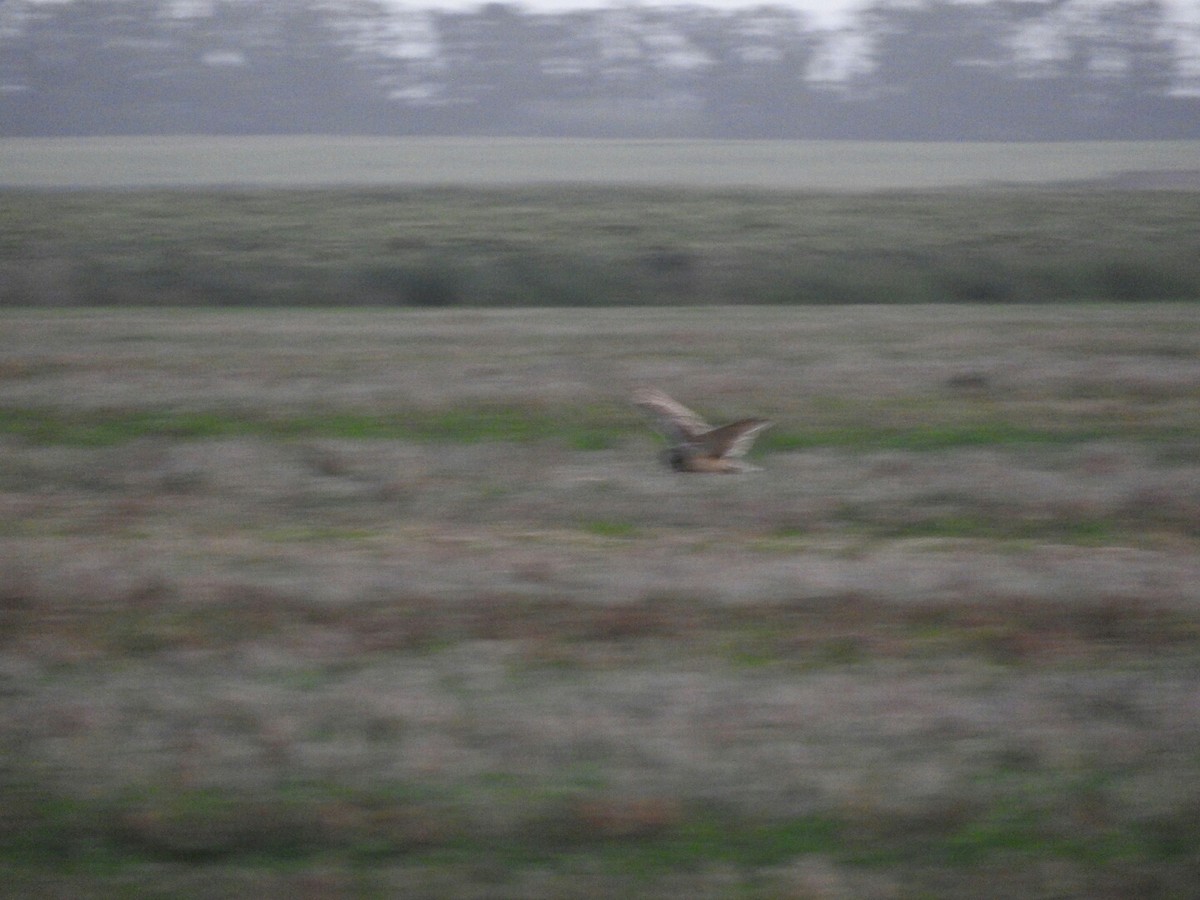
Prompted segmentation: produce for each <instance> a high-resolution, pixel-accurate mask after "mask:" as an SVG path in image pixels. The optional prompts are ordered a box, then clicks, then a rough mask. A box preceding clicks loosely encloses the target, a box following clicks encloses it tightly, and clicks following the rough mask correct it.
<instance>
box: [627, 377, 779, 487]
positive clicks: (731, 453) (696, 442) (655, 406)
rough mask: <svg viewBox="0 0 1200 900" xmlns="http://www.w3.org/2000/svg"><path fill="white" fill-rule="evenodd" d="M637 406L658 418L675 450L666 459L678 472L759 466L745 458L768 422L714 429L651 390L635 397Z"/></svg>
mask: <svg viewBox="0 0 1200 900" xmlns="http://www.w3.org/2000/svg"><path fill="white" fill-rule="evenodd" d="M633 405H634V406H637V407H639V408H641V409H643V410H645V411H646V412H648V413H649V414H650V415H651V416H653V417H654V420H655V423H656V424H657V425H658V428H659V430H660V431H661V432H662V433H663V434H664V435H666V437H667V440H668V441H670V442H671V446H670V447H669V448H668V449H667V452H666V454H665V458H666V461H667V465H669V466H670V467H671V468H672V469H674V470H675V471H676V472H747V471H754V470H755V468H756V467H755V466H751V465H749V464H748V463H744V462H742V459H741V458H742V457H743V456H745V455H746V451H747V450H749V449H750V445H751V444H753V443H754V439H755V438H756V437H758V433H759V432H760V431H762V430H763V429H765V428H768V427H769V426H770V425H771V422H770V420H768V419H739V420H738V421H736V422H730V423H729V424H728V425H722V426H721V427H720V428H713V427H712V426H711V425H709V424H708V423H707V422H705V421H704V420H703V419H701V418H700V417H699V416H698V415H696V414H695V413H694V412H692V411H691V410H690V409H688V408H687V407H686V406H684V405H683V404H682V403H677V402H675V401H674V400H672V399H671V398H670V397H668V396H667V395H666V394H664V393H663V392H662V391H658V390H654V389H652V388H647V389H644V390H640V391H637V392H636V393H635V394H634V395H633Z"/></svg>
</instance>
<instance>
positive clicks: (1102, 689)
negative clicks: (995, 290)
mask: <svg viewBox="0 0 1200 900" xmlns="http://www.w3.org/2000/svg"><path fill="white" fill-rule="evenodd" d="M4 326H5V327H4V328H3V329H2V330H0V374H2V376H3V378H4V398H5V400H4V404H3V406H4V407H5V409H6V410H7V412H6V415H7V418H6V419H5V423H6V426H5V427H6V429H7V433H6V434H5V436H4V437H3V438H2V440H3V445H4V447H3V450H4V452H3V455H2V456H0V510H2V513H3V515H2V516H0V790H2V791H3V796H4V801H5V802H4V803H3V804H0V848H2V849H3V856H2V857H0V869H2V870H3V871H4V873H5V876H6V877H5V879H4V880H5V882H6V884H7V887H6V890H7V892H8V893H9V894H10V895H14V896H39V895H41V896H53V895H62V894H64V893H68V894H69V893H79V892H81V891H83V890H84V888H85V887H86V886H92V885H99V886H100V888H99V890H100V891H103V892H108V893H111V894H120V893H121V892H123V891H124V892H134V893H144V892H146V891H159V892H164V893H170V894H172V895H175V896H186V895H196V896H208V895H221V894H226V895H228V894H230V893H233V894H238V893H246V892H255V893H261V894H264V895H267V896H274V895H279V896H298V895H303V894H304V893H305V892H307V893H308V894H310V895H313V896H350V895H359V894H362V893H367V894H372V893H375V894H379V895H395V894H397V893H403V894H406V895H411V896H439V895H455V896H489V897H495V896H512V897H518V896H521V897H539V896H542V897H558V896H599V895H605V896H612V895H614V894H620V893H625V894H631V893H636V894H639V895H646V896H680V895H687V896H728V895H731V894H733V895H749V896H785V895H788V894H789V892H790V893H791V894H792V895H796V896H856V897H858V896H862V897H905V896H912V895H918V894H922V893H924V894H928V895H934V896H964V895H972V896H1013V897H1016V896H1078V897H1121V896H1129V895H1131V893H1133V894H1137V895H1139V896H1186V895H1187V893H1188V891H1189V890H1190V889H1191V886H1192V885H1194V884H1195V878H1196V876H1197V872H1198V871H1200V856H1198V854H1197V850H1196V844H1195V840H1194V835H1195V827H1196V825H1197V822H1200V793H1198V792H1197V790H1196V789H1195V787H1194V786H1195V785H1198V784H1200V757H1198V756H1197V755H1196V751H1195V735H1196V734H1197V733H1200V706H1198V705H1197V703H1196V702H1195V697H1196V696H1197V691H1198V690H1200V683H1198V681H1197V672H1198V671H1200V669H1198V664H1200V554H1197V552H1196V551H1197V532H1196V526H1195V523H1196V521H1198V520H1200V515H1198V514H1200V489H1198V487H1197V485H1200V477H1198V476H1200V472H1198V471H1197V469H1198V468H1200V457H1198V456H1197V452H1196V451H1197V447H1198V446H1200V422H1198V411H1200V404H1198V403H1197V402H1196V401H1197V400H1198V399H1200V363H1197V361H1196V360H1197V359H1198V358H1200V354H1197V351H1198V350H1200V328H1197V325H1196V323H1195V319H1194V317H1193V316H1191V315H1190V312H1189V311H1188V310H1187V309H1186V308H1183V307H1170V306H1152V307H1146V308H1138V309H1136V310H1135V309H1128V308H1123V309H1117V308H1104V307H1098V308H1071V309H1069V310H1064V309H1038V310H1031V309H1023V308H1022V309H986V310H985V309H978V308H971V309H944V308H943V309H938V310H930V309H924V308H917V309H910V310H903V311H901V310H891V309H886V310H885V309H856V310H854V311H853V312H852V313H851V312H847V311H842V310H819V311H811V310H806V311H804V312H802V313H784V312H780V311H778V310H752V311H747V310H739V311H737V312H736V313H730V312H728V311H723V310H705V311H687V312H681V311H675V312H670V313H664V312H658V311H646V312H642V313H639V314H638V315H637V316H636V317H633V318H630V317H628V316H627V315H626V314H620V315H618V314H615V313H611V314H610V313H575V312H572V313H565V312H555V313H539V314H538V315H537V316H536V317H532V318H526V317H522V316H518V315H516V314H504V313H496V314H493V313H487V314H484V313H472V314H464V313H449V314H443V315H430V314H405V315H398V314H381V313H370V314H366V313H358V312H356V313H348V314H344V315H332V314H324V313H304V314H297V313H287V314H282V313H281V314H275V315H263V314H249V315H241V314H239V315H228V314H213V313H197V314H187V315H183V314H170V315H155V314H127V313H107V314H90V315H82V316H80V315H65V314H43V313H38V314H6V316H5V317H4ZM639 383H654V384H659V385H661V386H663V387H664V388H667V389H669V390H672V391H673V392H675V393H677V394H678V395H679V396H680V397H681V398H682V399H685V400H688V401H690V402H692V403H694V405H696V406H697V407H698V408H700V409H701V410H703V411H704V412H705V413H707V414H711V415H712V417H713V418H716V419H719V418H721V417H723V416H732V415H737V414H740V413H747V412H748V413H755V414H765V415H769V416H771V417H772V418H774V419H776V420H777V422H778V423H779V424H778V425H777V431H778V434H777V436H776V437H775V439H774V443H771V442H769V441H764V442H763V443H764V447H763V450H762V454H761V456H762V458H761V459H760V460H759V461H760V462H761V463H762V464H763V465H764V466H765V470H764V471H763V472H762V473H759V474H757V475H756V476H753V477H745V478H724V479H722V478H714V479H702V478H689V477H682V476H675V475H673V474H671V473H669V472H667V471H665V470H661V469H660V468H659V467H658V464H657V463H656V461H655V458H654V454H655V452H656V450H657V444H656V443H655V442H654V439H653V438H652V437H651V436H650V434H649V433H648V431H646V430H645V429H644V426H643V425H642V424H641V423H640V421H639V420H638V419H637V415H636V413H635V412H633V411H632V410H630V409H627V408H626V406H625V405H624V392H625V390H626V388H627V387H628V386H631V385H633V384H639ZM196 416H203V417H205V418H204V419H203V420H201V419H199V418H194V417H196ZM489 416H490V417H491V418H488V417H489ZM22 417H24V418H22ZM30 417H32V419H36V422H38V423H40V424H39V425H38V428H37V429H33V430H31V429H30V428H29V427H28V423H29V421H31V420H32V419H31V418H30ZM189 417H192V418H189ZM389 417H391V418H389ZM481 422H482V424H480V423H481ZM522 422H525V423H526V424H528V423H529V422H533V423H535V424H536V426H537V427H529V428H524V429H522V428H520V427H518V426H519V425H520V423H522ZM197 423H200V424H197ZM204 423H207V424H204ZM214 423H215V424H214ZM381 423H383V424H381ZM406 423H407V424H406ZM200 425H204V427H200ZM185 426H186V427H185ZM406 428H407V429H408V430H407V431H406V430H405V429H406ZM364 429H365V430H364ZM371 429H375V430H374V431H372V430H371ZM955 429H957V431H956V430H955ZM358 432H362V433H358ZM947 435H949V436H947ZM897 436H899V437H897ZM593 441H594V442H595V443H594V444H593V443H592V442H593ZM593 445H594V446H598V447H599V449H583V448H585V447H589V446H593ZM197 873H204V877H203V878H201V877H200V875H199V874H197ZM998 873H1004V874H1003V877H1000V876H999V874H998ZM89 889H90V888H89Z"/></svg>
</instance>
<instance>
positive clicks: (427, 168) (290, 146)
mask: <svg viewBox="0 0 1200 900" xmlns="http://www.w3.org/2000/svg"><path fill="white" fill-rule="evenodd" d="M1198 174H1200V141H1091V142H1086V141H1085V142H1066V143H1016V142H1014V143H963V142H959V143H932V142H913V143H909V142H874V141H697V140H678V141H673V140H569V139H568V140H555V139H529V138H373V137H320V136H292V137H206V136H203V135H188V136H184V137H161V136H160V137H112V138H8V139H3V140H0V185H2V186H4V187H12V188H53V189H62V188H119V189H128V188H138V189H142V188H147V187H159V188H179V187H185V188H212V187H230V186H236V187H257V188H263V187H270V188H313V187H343V188H344V187H368V186H373V187H422V186H423V187H436V186H444V185H457V186H472V187H499V186H510V187H511V186H528V185H530V184H559V185H598V186H601V187H605V188H608V187H611V186H612V185H626V186H632V185H643V186H647V187H662V186H664V185H670V186H673V187H687V188H708V189H714V188H755V189H766V190H771V191H778V190H784V191H796V190H808V191H873V190H922V189H936V188H947V187H969V186H975V187H978V186H980V185H1022V184H1023V185H1047V184H1052V183H1055V182H1064V181H1081V180H1090V181H1112V182H1116V183H1119V184H1126V185H1130V184H1143V185H1144V184H1152V185H1157V186H1164V185H1170V184H1176V183H1178V184H1180V186H1190V187H1191V188H1192V189H1195V187H1196V177H1197V175H1198Z"/></svg>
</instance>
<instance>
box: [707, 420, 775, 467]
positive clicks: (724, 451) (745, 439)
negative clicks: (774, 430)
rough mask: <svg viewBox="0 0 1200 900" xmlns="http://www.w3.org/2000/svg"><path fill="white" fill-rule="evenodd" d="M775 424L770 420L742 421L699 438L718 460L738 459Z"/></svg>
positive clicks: (723, 426) (731, 423) (724, 426)
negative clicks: (759, 436)
mask: <svg viewBox="0 0 1200 900" xmlns="http://www.w3.org/2000/svg"><path fill="white" fill-rule="evenodd" d="M772 424H774V423H773V422H771V420H770V419H740V420H738V421H737V422H730V423H729V424H728V425H722V426H721V427H720V428H714V429H712V430H711V431H707V432H705V433H704V434H702V435H700V436H699V442H700V444H701V445H703V447H704V448H705V449H706V450H707V451H708V452H709V453H711V454H712V455H713V456H715V457H717V458H718V459H738V458H739V457H742V456H745V455H746V451H747V450H749V449H750V445H751V444H753V443H754V439H755V438H757V437H758V435H759V433H760V432H762V431H764V430H765V429H767V428H770V427H771V425H772Z"/></svg>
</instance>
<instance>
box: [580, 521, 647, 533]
mask: <svg viewBox="0 0 1200 900" xmlns="http://www.w3.org/2000/svg"><path fill="white" fill-rule="evenodd" d="M580 527H581V528H582V529H583V530H584V531H586V532H587V533H588V534H594V535H596V536H597V537H605V538H634V537H637V536H638V533H639V531H640V529H639V528H638V526H637V525H636V524H634V523H633V522H618V521H614V520H609V519H597V520H594V521H590V522H584V523H583V524H582V525H581V526H580Z"/></svg>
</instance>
